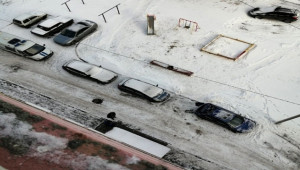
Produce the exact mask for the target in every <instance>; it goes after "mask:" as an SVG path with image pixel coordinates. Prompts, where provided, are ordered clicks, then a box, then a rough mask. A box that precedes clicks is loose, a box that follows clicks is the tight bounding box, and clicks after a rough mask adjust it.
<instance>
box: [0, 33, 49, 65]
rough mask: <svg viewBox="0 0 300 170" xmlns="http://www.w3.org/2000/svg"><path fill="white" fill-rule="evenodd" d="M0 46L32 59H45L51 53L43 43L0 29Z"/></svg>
mask: <svg viewBox="0 0 300 170" xmlns="http://www.w3.org/2000/svg"><path fill="white" fill-rule="evenodd" d="M0 48H1V49H3V50H5V51H9V52H12V53H15V54H17V55H19V56H23V57H27V58H30V59H33V60H45V59H47V58H49V57H51V56H52V55H53V52H52V51H51V50H49V49H48V48H46V47H45V45H40V44H37V43H35V42H33V41H30V40H26V39H24V38H21V37H18V36H15V35H12V34H9V33H6V32H2V31H0Z"/></svg>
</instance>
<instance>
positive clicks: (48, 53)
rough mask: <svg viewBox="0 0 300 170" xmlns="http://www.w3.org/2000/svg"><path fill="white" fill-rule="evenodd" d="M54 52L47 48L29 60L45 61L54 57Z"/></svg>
mask: <svg viewBox="0 0 300 170" xmlns="http://www.w3.org/2000/svg"><path fill="white" fill-rule="evenodd" d="M52 54H53V52H52V51H51V50H49V49H47V48H45V49H44V50H43V51H41V52H39V53H37V54H36V55H34V56H30V57H29V58H31V59H33V60H37V61H38V60H43V59H46V58H49V57H50V56H52Z"/></svg>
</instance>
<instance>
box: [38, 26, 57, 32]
mask: <svg viewBox="0 0 300 170" xmlns="http://www.w3.org/2000/svg"><path fill="white" fill-rule="evenodd" d="M55 26H56V25H53V26H52V27H43V26H41V25H38V26H37V27H38V28H40V29H42V30H44V31H50V30H51V29H52V28H54V27H55Z"/></svg>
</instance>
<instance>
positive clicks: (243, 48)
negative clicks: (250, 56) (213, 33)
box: [200, 34, 256, 61]
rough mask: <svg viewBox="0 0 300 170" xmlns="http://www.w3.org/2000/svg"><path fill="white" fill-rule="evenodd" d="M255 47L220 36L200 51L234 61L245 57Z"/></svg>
mask: <svg viewBox="0 0 300 170" xmlns="http://www.w3.org/2000/svg"><path fill="white" fill-rule="evenodd" d="M255 46H256V45H255V44H251V43H248V42H246V41H242V40H239V39H236V38H231V37H228V36H225V35H221V34H220V35H218V36H217V37H216V38H214V39H213V40H212V41H210V42H209V43H208V44H206V45H205V46H204V47H203V48H201V49H200V51H204V52H207V53H209V54H213V55H217V56H220V57H224V58H227V59H230V60H234V61H235V60H237V59H238V58H240V57H242V56H244V55H246V54H247V53H248V52H249V51H250V50H251V49H253V48H254V47H255Z"/></svg>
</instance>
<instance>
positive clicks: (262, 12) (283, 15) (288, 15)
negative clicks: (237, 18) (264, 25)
mask: <svg viewBox="0 0 300 170" xmlns="http://www.w3.org/2000/svg"><path fill="white" fill-rule="evenodd" d="M248 13H249V15H250V16H251V17H253V18H259V19H261V18H267V19H276V20H279V21H283V22H286V23H290V22H293V21H296V20H298V17H299V11H298V10H296V9H288V8H283V7H281V6H277V7H268V8H254V9H252V10H250V11H249V12H248Z"/></svg>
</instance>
